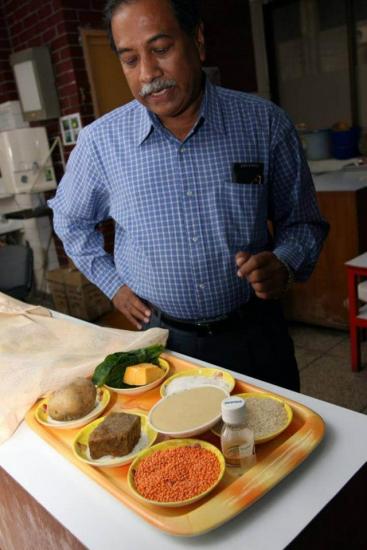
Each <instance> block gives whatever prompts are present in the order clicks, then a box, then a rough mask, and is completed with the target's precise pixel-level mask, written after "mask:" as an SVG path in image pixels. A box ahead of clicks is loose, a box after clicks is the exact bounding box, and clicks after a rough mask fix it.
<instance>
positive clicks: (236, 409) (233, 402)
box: [222, 396, 246, 424]
mask: <svg viewBox="0 0 367 550" xmlns="http://www.w3.org/2000/svg"><path fill="white" fill-rule="evenodd" d="M245 418H246V401H245V400H244V399H242V397H236V396H232V397H227V398H226V399H223V401H222V419H223V422H225V423H226V424H241V423H242V422H244V420H245Z"/></svg>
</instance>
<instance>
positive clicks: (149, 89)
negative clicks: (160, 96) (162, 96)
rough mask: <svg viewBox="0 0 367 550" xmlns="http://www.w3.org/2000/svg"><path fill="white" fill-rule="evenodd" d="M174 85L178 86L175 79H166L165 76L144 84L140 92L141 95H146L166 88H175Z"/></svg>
mask: <svg viewBox="0 0 367 550" xmlns="http://www.w3.org/2000/svg"><path fill="white" fill-rule="evenodd" d="M174 86H176V81H175V80H164V79H163V78H157V79H156V80H153V82H150V83H149V84H144V86H142V88H141V90H140V92H139V95H141V97H145V96H147V95H149V94H154V93H157V92H160V91H162V90H165V89H166V88H173V87H174Z"/></svg>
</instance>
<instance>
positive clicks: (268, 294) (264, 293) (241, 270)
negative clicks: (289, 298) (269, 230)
mask: <svg viewBox="0 0 367 550" xmlns="http://www.w3.org/2000/svg"><path fill="white" fill-rule="evenodd" d="M236 264H237V267H238V271H237V275H238V276H239V277H241V278H246V279H247V280H248V282H249V283H250V285H251V286H252V288H253V289H254V291H255V294H256V296H258V297H259V298H262V299H263V300H267V299H269V298H279V297H280V296H281V295H282V294H283V292H284V290H285V289H286V288H287V283H288V271H287V268H286V267H285V265H283V264H282V262H281V261H280V260H278V258H277V257H276V256H275V255H274V254H273V253H272V252H268V251H266V252H260V253H259V254H254V255H251V254H249V253H248V252H238V253H237V254H236Z"/></svg>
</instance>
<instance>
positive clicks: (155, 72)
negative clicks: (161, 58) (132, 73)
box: [140, 55, 162, 84]
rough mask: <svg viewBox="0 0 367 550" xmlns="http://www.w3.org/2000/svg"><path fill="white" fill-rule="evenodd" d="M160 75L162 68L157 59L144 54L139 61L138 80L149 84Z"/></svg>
mask: <svg viewBox="0 0 367 550" xmlns="http://www.w3.org/2000/svg"><path fill="white" fill-rule="evenodd" d="M159 76H162V70H161V68H160V67H159V64H158V62H157V60H156V59H155V58H154V56H152V55H145V56H143V57H142V58H141V61H140V80H141V82H142V83H143V84H149V83H150V82H152V81H153V80H154V79H155V78H157V77H159Z"/></svg>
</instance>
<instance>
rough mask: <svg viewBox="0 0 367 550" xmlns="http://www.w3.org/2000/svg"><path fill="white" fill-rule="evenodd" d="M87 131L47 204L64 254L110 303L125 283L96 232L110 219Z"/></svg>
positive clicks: (99, 167)
mask: <svg viewBox="0 0 367 550" xmlns="http://www.w3.org/2000/svg"><path fill="white" fill-rule="evenodd" d="M87 131H88V128H86V129H84V130H82V132H81V133H80V135H79V138H78V143H77V145H76V146H75V148H74V149H73V151H72V153H71V155H70V158H69V161H68V164H67V167H66V172H65V175H64V176H63V178H62V180H61V182H60V184H59V186H58V189H57V192H56V196H55V197H54V198H53V199H51V200H50V201H48V204H49V206H50V207H51V208H52V210H53V224H54V229H55V232H56V234H57V235H58V236H59V238H60V239H61V241H62V243H63V245H64V249H65V252H66V254H67V255H68V256H69V257H70V258H71V259H72V260H73V262H74V263H75V265H76V266H77V267H78V268H79V269H80V271H82V273H84V275H85V276H86V277H87V279H89V280H90V281H91V282H92V283H94V284H95V285H97V286H98V287H99V288H100V289H101V290H102V292H104V294H106V295H107V296H108V297H109V298H110V299H111V298H113V296H114V295H115V294H116V292H117V290H118V289H119V288H120V287H121V286H123V284H124V282H123V281H122V280H121V277H120V276H119V274H118V273H117V271H116V267H115V264H114V260H113V256H112V255H111V254H108V253H107V252H106V251H105V250H104V240H103V235H102V234H101V232H100V231H98V230H97V228H96V226H97V225H98V224H99V223H100V222H102V221H104V220H106V219H108V218H109V193H108V183H107V177H106V175H105V174H104V173H103V168H102V163H101V162H99V156H98V151H97V150H96V148H95V147H94V145H93V142H92V141H91V139H88V133H87Z"/></svg>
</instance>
